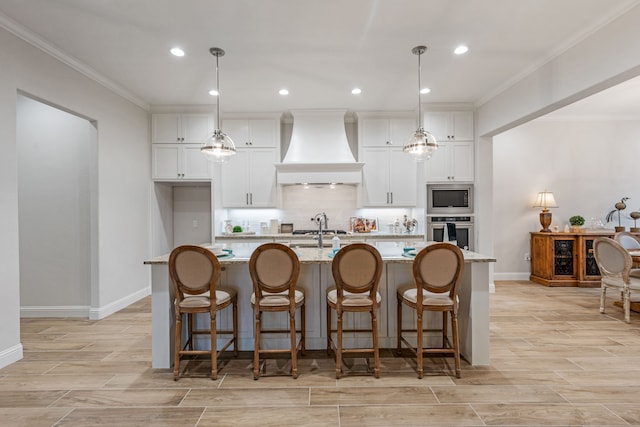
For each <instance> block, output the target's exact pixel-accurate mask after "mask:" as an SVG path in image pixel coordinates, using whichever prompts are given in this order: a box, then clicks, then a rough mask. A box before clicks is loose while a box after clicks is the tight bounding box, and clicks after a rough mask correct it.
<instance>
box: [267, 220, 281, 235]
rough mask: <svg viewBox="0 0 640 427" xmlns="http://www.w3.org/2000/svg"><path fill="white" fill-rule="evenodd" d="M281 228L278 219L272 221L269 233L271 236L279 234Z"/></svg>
mask: <svg viewBox="0 0 640 427" xmlns="http://www.w3.org/2000/svg"><path fill="white" fill-rule="evenodd" d="M279 226H280V224H279V223H278V220H277V219H272V220H271V221H269V232H270V233H271V234H278V227H279Z"/></svg>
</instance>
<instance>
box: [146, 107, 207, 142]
mask: <svg viewBox="0 0 640 427" xmlns="http://www.w3.org/2000/svg"><path fill="white" fill-rule="evenodd" d="M213 126H214V125H213V115H212V114H174V113H170V114H153V115H152V116H151V142H153V143H154V144H175V143H184V144H202V142H203V141H204V140H205V139H206V138H207V136H208V135H209V133H211V132H213Z"/></svg>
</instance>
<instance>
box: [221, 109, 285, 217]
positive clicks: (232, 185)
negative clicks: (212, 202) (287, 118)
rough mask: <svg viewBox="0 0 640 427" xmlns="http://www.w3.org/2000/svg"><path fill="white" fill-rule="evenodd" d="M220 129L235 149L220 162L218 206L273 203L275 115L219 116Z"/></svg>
mask: <svg viewBox="0 0 640 427" xmlns="http://www.w3.org/2000/svg"><path fill="white" fill-rule="evenodd" d="M222 131H223V132H224V133H226V134H227V135H229V136H230V137H231V139H232V140H233V142H234V144H235V145H236V149H237V153H236V155H235V156H232V157H231V158H230V159H229V160H228V161H227V162H225V163H223V164H222V176H221V178H222V190H221V191H222V206H223V207H225V208H268V207H276V206H277V189H276V169H275V163H278V162H280V120H279V117H278V118H275V117H274V118H247V119H246V118H228V119H223V121H222Z"/></svg>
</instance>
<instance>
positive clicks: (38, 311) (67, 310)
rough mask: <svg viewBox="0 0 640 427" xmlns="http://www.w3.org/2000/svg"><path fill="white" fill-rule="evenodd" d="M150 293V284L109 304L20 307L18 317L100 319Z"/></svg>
mask: <svg viewBox="0 0 640 427" xmlns="http://www.w3.org/2000/svg"><path fill="white" fill-rule="evenodd" d="M150 294H151V286H148V287H146V288H143V289H140V290H139V291H136V292H134V293H132V294H130V295H127V296H126V297H123V298H120V299H119V300H117V301H114V302H112V303H111V304H107V305H106V306H104V307H98V308H93V307H89V306H82V305H67V306H64V305H63V306H26V307H20V317H24V318H28V317H82V318H85V319H86V318H89V319H90V320H100V319H104V318H105V317H107V316H110V315H112V314H113V313H115V312H117V311H119V310H122V309H123V308H125V307H127V306H129V305H131V304H133V303H134V302H136V301H138V300H140V299H142V298H144V297H146V296H147V295H150Z"/></svg>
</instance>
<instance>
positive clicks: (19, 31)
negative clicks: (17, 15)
mask: <svg viewBox="0 0 640 427" xmlns="http://www.w3.org/2000/svg"><path fill="white" fill-rule="evenodd" d="M0 28H4V29H5V30H7V31H9V32H10V33H11V34H13V35H15V36H16V37H19V38H20V39H22V40H24V41H26V42H27V43H29V44H31V45H32V46H34V47H37V48H38V49H40V50H42V51H43V52H45V53H47V54H49V55H50V56H52V57H54V58H56V59H57V60H58V61H60V62H62V63H63V64H65V65H67V66H69V67H71V68H72V69H74V70H76V71H77V72H79V73H81V74H83V75H85V76H86V77H88V78H90V79H91V80H93V81H95V82H97V83H99V84H100V85H102V86H104V87H105V88H107V89H109V90H110V91H112V92H114V93H116V94H117V95H119V96H121V97H123V98H125V99H126V100H128V101H130V102H132V103H134V104H135V105H137V106H138V107H140V108H143V109H144V110H146V111H149V108H150V107H149V104H148V103H146V102H145V101H144V100H143V99H141V98H140V97H138V96H136V95H134V94H133V93H131V92H130V91H128V90H127V89H125V88H124V87H122V86H120V85H119V84H117V83H115V82H114V81H112V80H110V79H108V78H107V77H105V76H103V75H102V74H100V73H99V72H98V71H96V70H94V69H93V68H91V67H89V66H88V65H86V64H83V63H82V62H81V61H79V60H78V59H76V58H74V57H72V56H71V55H68V54H67V53H65V52H63V51H62V50H60V49H58V48H57V47H55V46H54V45H52V44H51V43H49V42H48V41H46V40H44V39H43V38H42V37H40V36H39V35H37V34H36V33H34V32H33V31H31V30H29V29H28V28H26V27H24V26H23V25H21V24H19V23H18V22H16V21H14V20H13V19H11V18H9V17H8V16H7V15H5V14H3V13H2V12H0Z"/></svg>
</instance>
